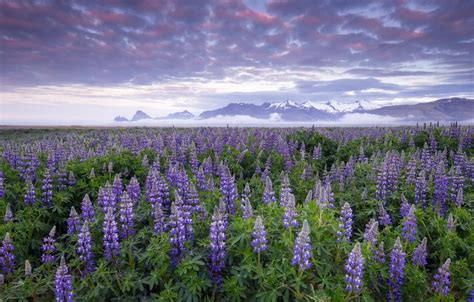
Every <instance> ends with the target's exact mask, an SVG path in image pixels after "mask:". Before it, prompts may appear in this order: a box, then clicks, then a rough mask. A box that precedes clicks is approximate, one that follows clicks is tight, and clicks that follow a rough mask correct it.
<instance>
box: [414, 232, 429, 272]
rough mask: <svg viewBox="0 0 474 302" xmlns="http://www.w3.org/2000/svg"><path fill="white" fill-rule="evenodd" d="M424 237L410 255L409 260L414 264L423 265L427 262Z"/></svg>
mask: <svg viewBox="0 0 474 302" xmlns="http://www.w3.org/2000/svg"><path fill="white" fill-rule="evenodd" d="M426 243H427V239H426V237H425V238H423V240H422V241H421V243H420V244H418V246H417V247H416V248H415V251H414V252H413V255H412V256H411V261H412V263H413V265H414V266H417V265H418V266H422V267H423V266H425V265H426V264H427V262H426V257H427V256H428V252H427V251H426Z"/></svg>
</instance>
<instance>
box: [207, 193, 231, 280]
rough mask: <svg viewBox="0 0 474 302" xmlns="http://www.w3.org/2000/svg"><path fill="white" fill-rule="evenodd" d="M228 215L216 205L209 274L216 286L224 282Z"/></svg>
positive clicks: (211, 228)
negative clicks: (223, 271) (223, 272)
mask: <svg viewBox="0 0 474 302" xmlns="http://www.w3.org/2000/svg"><path fill="white" fill-rule="evenodd" d="M221 203H222V201H221ZM226 215H227V214H226V213H225V212H223V210H222V209H221V207H219V206H216V208H215V209H214V214H213V215H212V222H211V227H210V231H209V239H210V243H209V275H210V277H211V280H212V281H213V282H214V284H215V285H216V286H220V285H221V283H222V270H223V269H224V267H225V245H226V244H225V240H226V236H225V230H226V226H227V222H226V220H227V219H226Z"/></svg>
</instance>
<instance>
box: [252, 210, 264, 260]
mask: <svg viewBox="0 0 474 302" xmlns="http://www.w3.org/2000/svg"><path fill="white" fill-rule="evenodd" d="M266 236H267V232H265V226H264V225H263V221H262V217H261V216H257V218H256V219H255V224H254V227H253V232H252V242H251V243H250V245H251V246H252V248H253V250H254V252H255V253H261V252H263V251H265V250H266V249H267V238H266Z"/></svg>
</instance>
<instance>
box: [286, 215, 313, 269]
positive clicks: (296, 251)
mask: <svg viewBox="0 0 474 302" xmlns="http://www.w3.org/2000/svg"><path fill="white" fill-rule="evenodd" d="M309 232H310V230H309V225H308V221H307V220H305V221H304V222H303V227H302V228H301V231H300V232H299V234H298V237H297V238H296V240H295V244H294V246H293V259H292V260H291V265H293V266H295V265H298V267H299V269H300V271H304V270H306V269H309V268H310V267H311V262H310V259H311V256H312V252H311V249H312V248H311V242H310V238H309Z"/></svg>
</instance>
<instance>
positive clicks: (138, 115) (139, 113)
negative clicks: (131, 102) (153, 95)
mask: <svg viewBox="0 0 474 302" xmlns="http://www.w3.org/2000/svg"><path fill="white" fill-rule="evenodd" d="M145 119H151V117H150V116H149V115H148V114H146V113H145V112H143V111H141V110H138V111H137V112H135V114H134V115H133V117H132V119H131V120H130V121H132V122H135V121H139V120H145Z"/></svg>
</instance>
